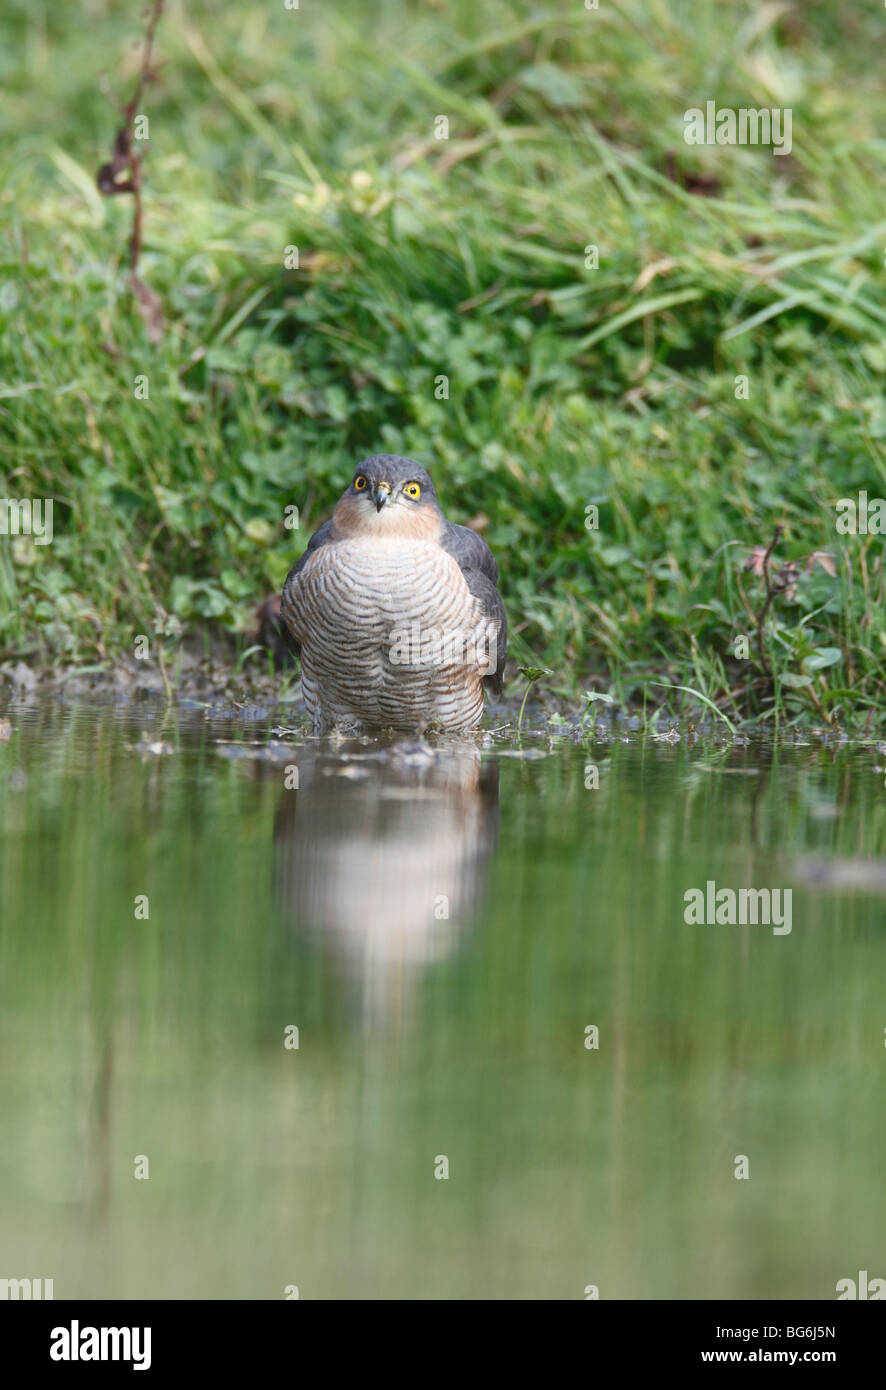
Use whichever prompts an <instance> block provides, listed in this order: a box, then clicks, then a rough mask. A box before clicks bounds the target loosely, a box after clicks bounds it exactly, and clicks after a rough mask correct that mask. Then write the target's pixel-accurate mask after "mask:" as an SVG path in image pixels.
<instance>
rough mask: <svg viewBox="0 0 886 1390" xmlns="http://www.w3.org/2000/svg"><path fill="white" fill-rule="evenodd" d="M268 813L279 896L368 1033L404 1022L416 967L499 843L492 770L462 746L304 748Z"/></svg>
mask: <svg viewBox="0 0 886 1390" xmlns="http://www.w3.org/2000/svg"><path fill="white" fill-rule="evenodd" d="M298 769H299V777H298V781H299V786H298V790H291V791H286V792H284V793H283V796H282V800H281V803H280V807H279V809H278V812H277V816H276V821H275V828H274V843H275V878H276V883H275V887H276V893H277V897H278V900H279V902H280V904H281V906H282V908H283V909H284V911H285V913H286V914H287V916H289V917H290V919H291V921H292V924H293V926H294V928H295V930H296V931H298V932H299V933H303V934H305V935H306V936H308V937H309V938H310V939H312V940H313V941H314V942H315V944H318V945H319V946H320V948H321V949H322V950H323V951H324V952H329V953H330V954H331V955H332V956H334V958H335V959H336V960H337V962H338V963H339V965H340V967H341V970H342V972H343V975H344V977H345V980H346V987H347V991H348V995H349V1001H350V1004H351V1007H352V1009H353V1012H354V1013H355V1014H356V1015H357V1016H358V1017H359V1018H360V1020H361V1021H362V1024H363V1026H364V1027H365V1028H366V1029H367V1030H368V1031H379V1032H381V1031H387V1030H388V1029H398V1028H401V1027H405V1026H408V1023H409V1020H410V1017H411V1014H412V1012H413V1009H414V1001H415V995H416V986H417V985H418V982H419V980H420V977H421V975H422V972H423V969H424V968H425V967H427V966H429V965H431V964H432V963H433V962H435V961H442V960H445V959H447V958H448V957H450V956H452V955H453V954H454V953H455V951H456V950H457V948H458V945H459V942H460V940H461V938H462V937H463V935H464V933H465V932H466V931H467V930H468V929H469V928H470V926H471V924H472V921H473V920H474V919H475V917H476V914H477V909H478V907H479V906H480V903H481V901H482V897H483V894H484V891H485V887H486V878H487V868H488V862H489V858H490V855H491V854H492V851H493V849H494V848H495V844H496V840H497V835H498V768H497V765H496V762H495V759H494V758H488V759H484V758H483V756H482V755H481V752H480V749H479V748H478V746H477V744H476V743H475V742H474V741H473V740H472V739H470V738H466V737H463V738H449V739H446V740H445V741H444V740H441V742H440V743H439V744H437V745H436V746H431V745H430V744H429V743H426V742H425V741H424V740H419V739H399V740H397V741H395V742H391V743H390V744H389V745H387V746H379V744H378V742H377V741H370V740H351V741H339V742H337V743H323V744H318V745H317V746H316V748H313V747H310V746H309V747H307V748H304V749H303V750H302V751H301V753H300V755H299V759H298Z"/></svg>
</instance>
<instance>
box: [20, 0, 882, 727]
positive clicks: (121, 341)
mask: <svg viewBox="0 0 886 1390" xmlns="http://www.w3.org/2000/svg"><path fill="white" fill-rule="evenodd" d="M647 10H649V7H647V6H644V5H639V6H635V7H634V8H633V9H629V10H624V9H623V8H620V7H616V6H609V7H606V6H604V7H602V8H601V10H600V11H599V12H587V11H583V10H582V8H581V6H580V5H576V6H574V7H572V8H570V7H566V8H565V9H564V8H563V7H555V6H553V5H550V6H548V7H547V8H542V9H540V10H539V9H537V8H532V9H529V8H528V7H527V8H525V9H524V7H522V6H517V7H516V9H515V7H514V5H513V4H512V3H510V0H508V3H505V0H487V3H484V5H482V6H476V5H473V4H470V3H469V2H468V0H457V2H455V3H449V4H447V5H445V6H442V7H433V6H423V7H413V6H406V5H404V4H402V3H386V4H380V5H375V6H370V7H367V6H365V5H357V4H355V3H350V4H348V3H345V4H339V5H337V6H336V7H335V13H334V14H333V13H331V12H330V11H329V7H311V6H307V7H304V8H303V9H302V10H301V11H299V12H291V13H290V12H287V11H286V10H285V9H284V8H283V6H282V5H279V6H266V7H258V8H256V7H255V6H252V5H249V6H247V5H245V4H234V5H227V6H224V7H221V9H220V8H219V7H218V6H211V7H210V6H207V5H205V4H202V3H199V0H198V3H195V4H192V5H189V6H188V9H187V15H186V16H185V15H184V14H183V12H182V11H180V10H179V9H178V8H176V7H170V8H169V9H168V10H167V12H166V13H165V15H164V17H163V20H162V23H161V29H160V37H159V44H158V58H159V60H160V62H161V64H162V72H161V76H160V80H159V81H158V82H157V83H156V84H155V85H154V86H152V87H151V88H150V89H149V91H148V92H147V94H146V97H145V103H144V104H145V106H146V108H147V113H148V115H149V118H150V122H151V144H150V151H149V153H148V155H147V157H146V161H145V173H146V224H145V255H144V258H143V264H142V272H143V276H144V278H145V279H146V280H147V281H148V282H149V283H150V285H151V287H152V289H153V290H155V291H156V292H157V293H158V294H159V295H160V296H161V298H162V300H163V303H164V308H165V314H166V320H167V330H168V331H167V334H166V337H165V338H164V340H163V342H162V343H161V344H160V345H159V346H158V347H157V348H156V349H151V348H148V346H147V345H146V343H145V339H144V330H143V325H142V323H141V321H140V319H139V318H138V316H137V314H136V313H135V311H134V309H133V307H132V304H131V302H130V300H129V298H128V294H127V292H126V288H125V275H124V264H123V257H124V255H125V247H126V240H127V236H128V230H129V219H130V209H129V207H128V206H125V203H126V200H125V199H112V200H102V199H101V198H100V196H99V194H98V193H97V191H96V189H95V187H94V182H93V176H94V170H95V168H96V166H97V164H98V163H99V162H100V160H101V159H102V158H104V156H105V153H106V150H107V147H108V143H109V139H110V137H111V134H112V131H113V126H114V115H115V113H114V111H113V109H112V108H110V107H109V106H108V105H107V103H106V102H105V101H104V99H103V98H102V97H101V96H100V95H99V90H98V85H99V78H100V76H101V74H103V73H114V74H115V78H114V83H113V85H114V88H115V91H118V92H119V93H120V94H121V95H123V96H127V95H128V93H129V90H130V83H129V82H128V80H127V79H126V75H125V74H122V73H121V74H120V75H119V77H118V76H116V72H117V67H118V62H119V60H120V57H121V55H127V54H129V52H130V49H129V44H130V41H131V40H132V39H133V38H134V37H136V34H137V28H138V16H137V15H135V14H134V13H133V12H130V11H125V12H124V11H123V10H121V9H120V8H119V7H112V6H110V5H106V4H102V3H96V4H93V5H92V6H91V9H90V24H89V25H87V26H84V25H83V23H82V18H81V16H80V15H79V13H78V12H77V11H76V10H75V9H74V8H72V7H64V6H52V7H45V6H37V7H34V6H30V7H18V8H14V9H13V10H10V11H9V12H8V13H6V14H4V16H3V18H2V20H0V26H2V37H3V38H4V40H5V42H3V43H2V44H0V52H2V53H6V54H10V55H13V54H19V53H22V52H24V53H26V54H27V55H28V61H27V62H19V61H18V60H16V59H13V58H9V59H3V58H0V65H2V66H3V71H2V76H3V80H4V111H5V116H6V124H7V131H6V134H7V137H8V142H9V143H10V145H11V148H10V159H9V160H8V173H7V176H6V183H5V189H6V194H7V196H6V198H5V199H4V200H3V201H2V202H0V229H2V231H3V232H4V233H5V237H6V241H7V246H8V257H7V259H8V261H9V263H10V265H13V266H15V267H18V266H19V265H23V266H24V269H23V270H22V273H21V274H20V275H19V276H18V277H17V280H16V281H15V282H10V283H9V284H8V285H7V287H6V289H5V290H4V297H3V299H2V303H0V314H2V316H3V318H4V325H3V326H4V328H5V332H4V333H3V334H2V335H0V377H2V378H3V380H4V381H5V382H6V383H7V385H6V386H5V387H4V388H3V390H4V402H3V407H4V408H3V411H2V412H0V431H2V435H3V443H4V456H5V457H7V458H8V460H9V464H8V472H9V475H10V480H14V484H13V482H12V481H10V482H8V483H6V484H2V485H0V486H2V487H3V488H6V489H8V490H9V493H10V495H12V496H19V495H31V496H34V497H40V496H52V497H53V498H54V499H55V500H56V502H57V507H56V513H57V514H56V532H57V535H56V540H55V542H54V544H53V546H52V547H51V548H47V549H48V550H51V554H46V555H43V556H41V562H40V564H39V565H32V564H30V563H28V561H29V559H31V558H32V553H31V552H30V551H29V549H28V547H27V546H25V547H23V548H19V550H18V552H17V557H18V558H17V559H16V560H13V558H12V552H11V549H10V547H9V546H7V545H0V594H2V596H3V616H2V618H0V644H2V648H3V649H4V650H7V649H9V650H11V649H14V648H20V647H21V646H22V644H23V643H27V644H32V643H34V642H35V641H36V642H37V644H38V645H39V648H40V650H41V651H45V652H48V653H60V654H62V655H64V656H66V657H69V656H74V657H79V658H85V657H90V656H92V655H93V653H94V652H95V651H97V650H99V641H100V638H101V640H102V641H104V643H105V644H106V645H107V646H108V647H110V648H111V649H112V650H114V649H120V648H125V649H126V650H131V643H132V637H133V633H134V632H141V631H145V630H146V628H147V627H148V625H149V624H150V622H151V620H152V615H153V612H154V609H155V606H156V605H158V604H159V605H161V606H162V607H164V608H165V609H166V610H168V611H170V612H172V611H174V613H175V614H177V615H178V616H179V617H180V618H181V619H182V620H183V621H185V622H186V623H190V624H198V625H201V626H202V625H204V624H206V623H208V622H212V621H218V622H220V623H222V624H224V625H225V627H227V628H228V629H229V630H234V631H237V632H239V633H242V632H243V631H244V630H245V629H246V627H247V626H248V623H249V614H250V610H251V608H252V605H253V604H254V602H255V600H256V598H257V597H259V596H261V595H262V594H263V593H265V592H270V591H272V590H274V589H275V588H279V586H280V584H281V581H282V579H283V576H284V574H285V572H286V570H287V568H288V566H289V564H290V562H291V559H292V553H293V551H294V550H295V549H296V548H300V547H301V546H302V545H303V544H304V541H305V539H306V531H307V528H308V527H310V526H312V525H313V524H314V523H315V522H316V521H317V520H319V519H320V517H321V516H322V515H324V514H325V512H326V510H327V509H328V506H329V503H330V501H331V499H332V498H333V497H334V496H335V495H336V493H337V492H338V491H339V490H340V488H341V486H342V482H343V480H344V479H345V478H346V477H347V476H349V474H350V469H351V466H352V463H353V461H354V459H355V457H357V456H360V455H362V454H364V453H365V452H366V451H367V450H368V449H371V448H376V449H386V450H390V451H397V452H403V453H410V454H417V455H419V456H420V457H421V458H422V460H423V461H424V462H426V463H428V464H430V465H431V466H432V467H434V468H435V470H436V473H437V476H438V480H439V482H440V484H441V493H442V495H443V498H444V500H445V502H446V504H447V506H448V507H449V509H450V510H451V511H452V513H453V515H455V517H456V519H460V520H464V519H467V518H469V517H471V516H474V515H476V514H477V513H479V512H482V513H484V514H485V515H486V516H487V517H488V518H489V523H490V524H489V528H488V535H489V538H490V540H491V541H492V542H493V544H494V546H495V548H496V550H497V552H498V553H499V555H500V556H501V557H502V559H503V571H504V576H505V595H506V599H507V602H508V607H509V611H510V614H511V619H512V627H513V628H514V629H515V630H517V629H519V631H520V633H522V636H523V640H524V642H525V643H526V644H527V646H528V648H529V649H530V651H531V652H532V653H533V654H534V658H533V659H534V660H535V661H541V662H544V663H545V664H547V665H550V666H552V667H555V668H556V669H557V670H558V672H560V673H561V674H560V679H561V681H564V682H571V681H572V679H573V674H574V672H575V671H576V670H579V671H580V670H581V669H582V668H584V667H586V666H587V665H588V664H589V662H590V661H591V660H593V661H594V662H595V663H596V664H597V665H598V666H600V667H601V668H602V667H605V668H606V669H607V671H608V673H609V676H610V678H611V679H612V680H613V681H614V682H615V683H616V685H617V688H618V690H619V692H620V694H622V695H630V694H631V693H632V692H633V691H635V690H637V688H638V687H639V686H640V685H641V684H642V682H643V681H644V680H645V679H646V678H648V676H649V675H650V674H664V673H665V672H666V674H667V679H669V680H671V681H672V682H676V683H680V684H687V685H691V686H693V687H694V688H696V689H698V690H700V691H703V692H704V693H705V694H706V696H707V697H708V698H710V699H713V700H715V701H716V702H717V703H718V705H719V706H721V707H722V706H723V705H727V707H728V705H729V700H728V697H727V695H726V692H727V691H728V690H729V689H731V688H734V689H735V691H736V699H737V700H738V701H739V703H740V704H741V703H742V691H743V689H744V688H745V687H746V686H749V685H750V683H751V681H752V680H753V679H755V670H756V674H757V675H759V673H760V672H759V667H758V666H757V664H756V657H755V656H752V657H751V659H750V660H749V662H748V663H747V664H746V665H743V666H742V665H740V666H738V667H737V668H735V669H733V668H730V667H729V664H728V662H726V654H727V653H728V652H729V651H730V643H731V642H732V640H733V639H734V637H735V636H736V634H741V633H744V632H748V631H750V632H753V614H754V613H755V612H757V611H759V606H760V605H759V602H758V599H759V595H758V594H757V592H756V589H755V588H754V585H753V583H752V582H751V581H749V580H748V579H747V578H745V579H744V580H743V583H744V586H745V590H746V594H745V600H743V598H742V594H741V590H740V588H739V585H738V579H737V574H736V571H737V567H738V564H739V562H740V561H741V560H743V559H744V557H745V555H746V553H747V551H746V550H745V549H744V548H743V547H746V546H753V545H759V544H761V543H762V544H766V543H767V541H768V539H769V537H770V535H771V533H772V528H773V525H774V524H775V522H776V521H778V522H783V523H784V525H785V528H786V530H785V536H786V539H785V542H784V548H785V557H787V556H788V555H799V554H808V553H810V552H811V551H813V550H816V549H819V550H822V549H829V548H830V549H836V537H835V533H834V518H833V509H832V503H833V500H834V499H836V498H837V497H838V496H847V495H853V496H854V495H855V494H856V493H857V491H858V489H859V488H860V487H866V488H877V489H879V491H881V492H882V490H883V483H882V481H881V482H880V483H878V482H877V479H878V478H879V479H881V480H882V479H883V477H884V466H883V464H884V457H883V447H882V440H883V437H884V432H886V424H884V415H883V402H882V391H881V389H880V381H881V378H882V372H883V370H884V366H886V358H884V355H883V347H882V336H883V324H884V321H886V300H884V293H883V287H882V276H881V270H882V267H881V264H880V254H881V247H882V245H883V238H884V228H883V222H882V207H881V205H880V199H879V196H878V189H879V177H878V175H879V172H880V170H879V166H878V159H879V156H878V152H877V145H876V135H877V132H878V131H879V129H880V128H881V127H882V124H883V121H882V116H883V103H884V96H883V92H882V84H880V83H878V82H877V81H876V77H878V76H879V73H878V70H877V67H876V56H875V55H876V53H877V51H878V49H877V43H878V41H879V39H880V37H881V14H882V7H877V6H876V5H874V4H873V3H871V4H869V5H868V6H865V7H858V6H854V7H843V8H842V9H840V8H834V7H826V6H815V7H805V8H802V7H801V8H796V7H795V9H794V10H792V11H791V12H790V13H787V12H784V13H783V12H781V11H778V10H777V9H776V8H774V7H770V8H769V9H768V10H764V9H763V8H760V9H759V10H758V11H755V12H754V14H755V15H756V18H754V17H753V16H752V19H751V21H750V22H749V23H747V24H742V25H740V26H737V27H736V28H735V29H734V30H732V31H731V32H729V33H727V34H725V35H724V31H723V11H722V7H721V6H720V5H716V4H697V5H693V6H692V7H691V11H690V9H687V8H686V7H682V6H678V5H676V4H667V3H662V4H657V5H656V6H655V7H654V13H653V12H652V10H649V13H647ZM135 61H136V55H135V54H133V55H132V57H131V59H130V66H132V64H134V62H135ZM708 97H713V98H716V99H717V100H718V101H720V102H722V103H724V104H730V105H732V106H734V107H742V106H744V107H760V106H767V107H768V106H772V105H779V106H782V107H784V106H790V107H791V109H792V110H793V113H794V121H793V133H794V152H793V155H792V156H791V157H790V158H789V159H783V158H773V156H772V155H771V154H770V153H769V152H768V151H764V150H760V149H750V148H738V149H735V148H728V149H721V148H707V147H701V148H696V147H689V146H686V145H685V144H684V142H683V140H682V131H683V122H682V116H683V111H684V109H685V108H686V107H687V106H691V105H693V104H695V103H703V102H704V100H706V99H707V98H708ZM441 113H443V114H447V115H448V118H449V121H450V138H449V139H448V140H446V141H438V140H435V139H434V138H433V135H434V120H435V117H436V116H437V115H438V114H441ZM859 228H861V229H862V231H861V232H860V231H859ZM589 245H594V246H597V247H598V248H599V268H598V269H596V270H594V269H586V267H585V247H586V246H589ZM288 246H297V247H298V248H299V252H300V269H299V270H297V271H296V270H292V271H284V270H283V258H284V255H285V248H286V247H288ZM25 248H26V249H25ZM142 374H146V375H147V376H148V378H149V381H150V399H149V402H145V401H140V400H137V399H136V398H135V396H134V392H133V381H134V378H135V377H136V376H138V375H142ZM440 374H445V375H446V376H448V377H449V379H450V393H449V399H448V400H446V401H438V400H436V399H435V397H434V381H435V378H436V377H437V376H438V375H440ZM739 376H747V378H748V382H749V387H750V394H749V397H748V399H746V400H745V399H736V395H735V390H736V387H735V382H736V378H737V377H739ZM293 503H294V504H296V505H298V506H299V507H300V508H301V510H302V524H303V527H304V528H305V529H304V530H303V532H302V534H301V535H300V536H299V537H298V538H295V539H294V538H293V536H292V534H291V533H289V532H284V530H283V528H282V526H281V524H280V523H281V520H282V514H283V508H284V506H285V505H288V504H293ZM589 506H597V507H599V510H600V529H599V530H597V531H594V530H590V531H588V530H586V529H585V520H586V509H587V508H588V507H589ZM873 544H874V548H873V549H871V545H872V538H862V537H858V538H856V539H855V540H854V541H853V542H852V543H851V544H848V545H847V546H846V547H845V555H844V559H845V563H843V562H841V565H840V567H839V570H838V578H837V579H836V580H834V579H832V578H830V577H829V576H828V575H826V574H823V573H822V572H821V571H818V572H816V573H815V574H814V575H811V576H806V577H804V579H803V581H802V583H801V587H800V592H799V596H798V603H797V604H795V605H788V604H782V603H781V602H779V604H778V605H776V607H777V610H778V612H777V617H778V623H779V626H778V627H775V625H773V629H772V632H771V633H770V638H771V640H770V643H769V646H770V650H771V656H770V659H771V660H772V661H774V662H775V663H776V669H777V670H778V671H780V672H782V673H783V674H787V675H792V676H794V677H799V676H800V674H801V671H802V672H806V671H812V670H813V668H812V667H806V666H803V662H804V661H806V660H807V659H808V658H809V656H810V653H814V652H815V651H819V652H820V651H821V650H828V649H832V650H839V651H840V652H841V653H842V654H843V661H842V663H841V664H840V665H839V666H837V667H835V668H828V670H824V671H818V672H816V673H815V678H814V685H813V686H811V687H802V686H801V687H795V688H793V689H786V691H785V698H786V700H787V702H788V706H789V709H790V708H798V707H799V708H803V709H810V710H811V709H813V708H814V704H813V703H810V702H811V698H812V695H813V694H814V695H815V697H816V699H817V700H818V701H819V704H820V705H821V707H822V708H823V709H824V710H825V711H828V712H829V711H830V710H831V708H832V707H833V706H837V707H840V706H843V707H849V706H851V705H852V704H853V703H855V702H858V701H861V702H865V701H868V700H870V701H873V702H874V703H875V704H877V705H881V704H882V689H881V684H880V671H881V667H882V651H881V647H882V627H883V625H882V620H881V612H882V603H881V601H880V595H879V587H878V586H879V582H880V580H879V569H878V565H879V561H878V559H877V553H878V552H877V550H876V544H877V542H876V540H874V542H873ZM850 580H851V584H850ZM746 601H747V604H748V605H749V607H750V610H751V611H750V612H749V611H748V607H746ZM824 604H827V609H826V611H825V610H824V609H822V605H824ZM817 609H822V611H819V612H817V613H816V616H815V617H814V618H811V619H810V621H809V622H807V624H806V626H805V627H804V628H801V627H800V620H801V619H802V618H804V617H809V615H811V614H812V613H813V612H814V611H815V610H817ZM35 633H36V634H37V636H36V638H35ZM245 645H246V644H245V643H244V646H245ZM850 657H851V661H850V659H849V658H850ZM519 659H521V660H524V659H526V657H525V654H523V655H521V656H520V658H519ZM724 662H726V665H724ZM843 688H846V689H849V690H850V691H851V696H847V695H841V694H840V693H839V692H840V690H841V689H843ZM810 691H811V693H810ZM755 693H756V695H757V696H761V695H762V694H763V693H764V692H763V690H762V688H756V687H755Z"/></svg>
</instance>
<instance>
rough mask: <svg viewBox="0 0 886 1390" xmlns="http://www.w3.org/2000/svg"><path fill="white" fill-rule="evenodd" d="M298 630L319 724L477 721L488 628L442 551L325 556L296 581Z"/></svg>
mask: <svg viewBox="0 0 886 1390" xmlns="http://www.w3.org/2000/svg"><path fill="white" fill-rule="evenodd" d="M292 620H293V628H294V630H295V631H296V633H297V635H298V637H299V639H300V641H301V642H302V678H303V687H304V696H305V701H306V703H307V706H308V709H309V711H310V712H311V713H312V715H314V717H315V720H316V719H317V717H318V716H319V722H321V723H322V724H327V723H337V722H341V721H343V720H344V721H347V720H356V721H361V722H371V723H377V724H390V725H393V726H394V727H412V726H415V725H417V724H426V723H429V722H430V721H432V720H437V721H439V722H440V723H441V724H442V725H443V727H445V728H464V727H467V726H469V725H471V724H476V723H477V722H478V721H479V718H480V715H481V713H482V709H483V693H482V685H481V677H482V674H483V659H484V652H483V643H484V641H485V640H486V635H487V626H488V625H487V624H486V622H485V620H484V619H483V617H482V615H481V614H480V613H479V612H478V608H477V605H476V603H475V600H474V598H473V596H472V595H471V593H470V591H469V590H468V587H467V585H466V584H465V581H464V576H463V575H462V572H461V570H460V568H459V566H458V564H457V563H456V561H455V560H454V559H453V558H452V557H451V556H450V555H448V554H447V552H446V551H445V550H443V549H441V547H440V546H439V545H438V544H436V543H434V542H429V541H414V540H408V541H406V540H394V539H391V540H378V539H372V540H371V541H366V540H361V539H358V538H353V539H344V540H340V541H334V542H330V543H328V544H326V545H324V546H322V547H320V548H319V549H318V550H317V552H316V554H315V555H314V556H312V557H311V559H310V561H309V562H308V564H307V565H306V566H305V568H304V570H303V571H302V573H301V575H300V576H299V580H298V584H297V586H296V590H295V592H294V594H293V595H292Z"/></svg>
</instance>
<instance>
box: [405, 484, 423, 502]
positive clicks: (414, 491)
mask: <svg viewBox="0 0 886 1390" xmlns="http://www.w3.org/2000/svg"><path fill="white" fill-rule="evenodd" d="M403 491H404V492H405V493H406V496H407V497H411V498H412V500H413V501H414V502H417V501H418V499H419V497H421V488H420V487H419V485H418V483H407V484H406V486H405V488H404V489H403Z"/></svg>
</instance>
